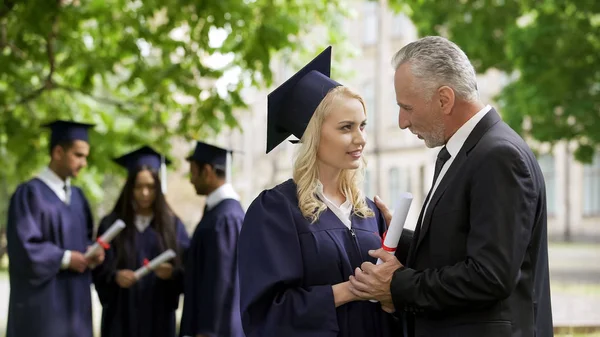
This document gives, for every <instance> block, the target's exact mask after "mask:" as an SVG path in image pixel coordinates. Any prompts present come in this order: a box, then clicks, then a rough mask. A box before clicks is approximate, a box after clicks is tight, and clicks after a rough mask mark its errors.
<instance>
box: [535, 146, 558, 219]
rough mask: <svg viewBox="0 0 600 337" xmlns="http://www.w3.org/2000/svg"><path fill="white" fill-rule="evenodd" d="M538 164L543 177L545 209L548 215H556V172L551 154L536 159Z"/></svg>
mask: <svg viewBox="0 0 600 337" xmlns="http://www.w3.org/2000/svg"><path fill="white" fill-rule="evenodd" d="M538 163H539V164H540V168H541V169H542V174H543V175H544V181H545V182H546V207H547V209H548V215H550V216H554V215H555V214H556V172H555V171H556V170H555V163H554V156H553V155H552V154H544V155H541V156H540V157H539V158H538Z"/></svg>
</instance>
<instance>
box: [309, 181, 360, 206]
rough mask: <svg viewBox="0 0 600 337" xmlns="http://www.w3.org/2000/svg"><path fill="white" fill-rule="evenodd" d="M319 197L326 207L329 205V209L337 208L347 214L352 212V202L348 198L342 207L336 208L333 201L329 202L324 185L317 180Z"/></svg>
mask: <svg viewBox="0 0 600 337" xmlns="http://www.w3.org/2000/svg"><path fill="white" fill-rule="evenodd" d="M317 196H318V197H319V199H321V200H322V201H323V202H324V203H325V205H327V207H330V208H331V207H336V208H338V209H340V210H341V211H342V212H345V213H346V212H350V211H352V203H351V202H350V200H348V198H346V200H345V201H344V202H343V203H342V204H341V205H340V206H336V205H335V204H334V203H333V202H332V201H331V200H329V199H328V198H327V197H326V196H325V193H324V192H323V183H321V181H319V180H317Z"/></svg>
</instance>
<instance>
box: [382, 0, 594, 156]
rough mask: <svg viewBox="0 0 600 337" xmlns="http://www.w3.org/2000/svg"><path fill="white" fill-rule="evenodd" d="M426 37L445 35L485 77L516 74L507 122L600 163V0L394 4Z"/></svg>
mask: <svg viewBox="0 0 600 337" xmlns="http://www.w3.org/2000/svg"><path fill="white" fill-rule="evenodd" d="M392 2H393V5H394V6H395V7H396V9H399V10H406V11H407V13H408V14H409V16H410V18H411V19H412V21H413V22H414V23H415V25H416V26H417V29H418V31H419V34H420V35H443V36H447V37H448V38H450V39H451V40H453V41H454V42H456V43H457V44H458V45H459V46H461V48H463V50H464V51H465V52H466V53H467V55H469V57H470V58H471V60H472V61H473V63H474V65H475V66H476V69H477V71H478V72H480V73H483V72H485V71H487V70H488V69H490V68H496V69H499V70H502V71H504V72H506V73H507V74H509V75H510V77H509V78H510V82H509V83H508V85H506V86H505V87H504V89H503V90H502V92H501V93H500V94H499V96H498V97H497V100H498V103H499V105H500V109H501V111H502V115H503V118H504V119H505V120H506V121H507V122H508V123H509V124H510V125H511V126H512V127H513V128H514V129H516V130H518V131H519V132H520V133H521V134H524V135H528V136H531V137H533V138H534V139H536V140H538V141H541V142H549V143H555V142H557V141H561V140H570V141H574V142H576V143H577V144H578V150H577V151H576V153H575V155H576V157H577V159H579V160H581V161H583V162H589V161H590V160H591V159H592V156H593V153H594V149H597V148H598V147H599V146H600V2H599V1H595V0H564V1H553V0H544V1H534V0H518V1H503V0H463V1H458V2H457V1H446V2H443V1H435V0H405V1H399V0H392Z"/></svg>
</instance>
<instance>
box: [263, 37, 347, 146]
mask: <svg viewBox="0 0 600 337" xmlns="http://www.w3.org/2000/svg"><path fill="white" fill-rule="evenodd" d="M330 72H331V46H329V47H327V48H326V49H325V50H324V51H323V52H321V54H319V55H318V56H317V57H315V58H314V59H313V60H312V61H311V62H310V63H308V64H307V65H306V66H304V68H302V69H301V70H300V71H298V72H297V73H296V74H294V75H293V76H292V77H291V78H290V79H288V80H287V81H286V82H285V83H283V84H282V85H280V86H279V87H278V88H277V89H275V90H273V92H271V93H270V94H269V95H268V96H267V101H268V104H267V105H268V113H267V153H269V152H271V150H273V149H274V148H275V147H276V146H277V145H279V144H281V142H283V141H284V140H285V139H286V138H288V137H289V136H290V135H294V136H296V137H297V138H298V139H301V138H302V135H303V134H304V131H305V130H306V127H307V126H308V122H309V121H310V118H311V117H312V116H313V114H314V112H315V110H316V109H317V106H319V104H320V103H321V101H322V100H323V98H325V96H326V95H327V93H328V92H329V90H331V89H333V88H335V87H337V86H340V85H341V84H339V83H338V82H336V81H334V80H332V79H331V78H329V75H330Z"/></svg>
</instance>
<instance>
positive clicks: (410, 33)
mask: <svg viewBox="0 0 600 337" xmlns="http://www.w3.org/2000/svg"><path fill="white" fill-rule="evenodd" d="M391 33H392V36H393V37H401V38H406V39H414V38H416V37H417V31H416V29H415V26H414V25H413V24H412V22H411V21H410V19H409V18H408V17H407V16H406V15H405V14H402V13H400V14H396V15H394V18H393V19H392V32H391Z"/></svg>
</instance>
